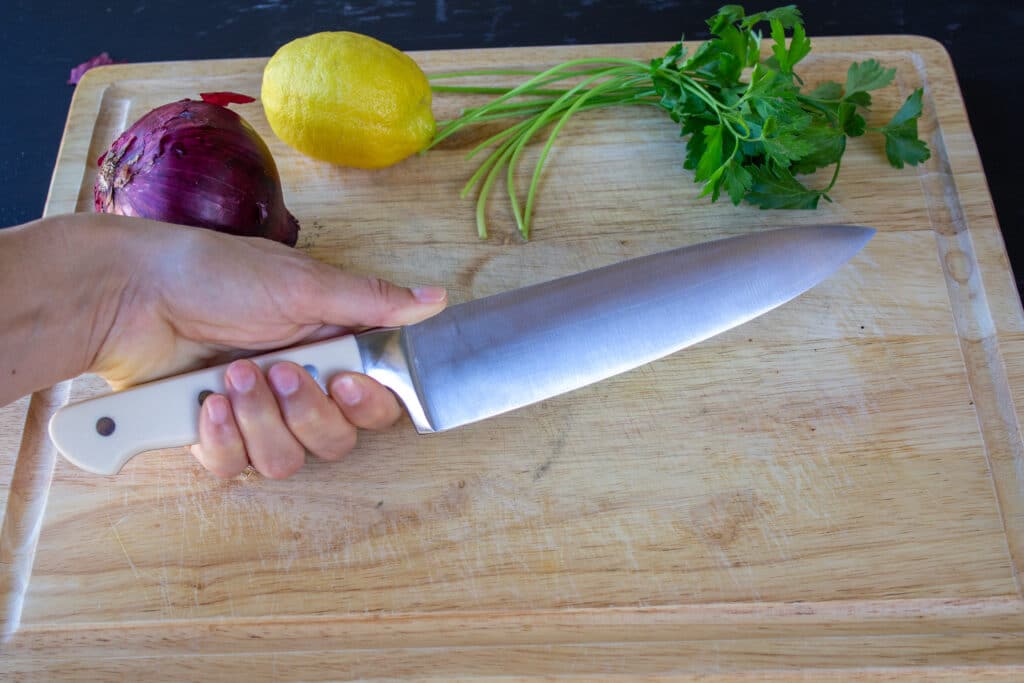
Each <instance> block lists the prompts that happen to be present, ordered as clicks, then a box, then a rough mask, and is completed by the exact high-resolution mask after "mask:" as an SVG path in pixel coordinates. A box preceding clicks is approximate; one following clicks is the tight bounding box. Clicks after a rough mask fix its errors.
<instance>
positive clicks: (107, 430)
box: [96, 417, 117, 436]
mask: <svg viewBox="0 0 1024 683" xmlns="http://www.w3.org/2000/svg"><path fill="white" fill-rule="evenodd" d="M116 428H117V424H116V423H115V422H114V421H113V420H112V419H110V418H109V417H101V418H100V419H98V420H96V433H97V434H99V435H100V436H110V435H111V434H113V433H114V430H115V429H116Z"/></svg>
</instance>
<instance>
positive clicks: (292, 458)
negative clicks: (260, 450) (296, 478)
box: [260, 448, 305, 479]
mask: <svg viewBox="0 0 1024 683" xmlns="http://www.w3.org/2000/svg"><path fill="white" fill-rule="evenodd" d="M304 461H305V453H303V451H302V449H300V448H295V449H291V448H289V449H287V450H283V451H281V452H279V453H277V454H276V455H275V457H272V458H269V459H268V460H267V461H266V462H265V463H264V464H263V467H262V469H261V471H260V474H262V475H263V476H265V477H267V478H268V479H287V478H288V477H290V476H292V475H293V474H295V473H296V472H298V471H299V470H300V469H301V468H302V465H303V462H304Z"/></svg>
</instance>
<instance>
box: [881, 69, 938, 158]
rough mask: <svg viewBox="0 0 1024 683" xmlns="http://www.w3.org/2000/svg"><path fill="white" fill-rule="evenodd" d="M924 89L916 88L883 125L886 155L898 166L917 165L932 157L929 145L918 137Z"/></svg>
mask: <svg viewBox="0 0 1024 683" xmlns="http://www.w3.org/2000/svg"><path fill="white" fill-rule="evenodd" d="M923 94H924V93H923V90H922V89H921V88H918V89H917V90H915V91H914V92H913V93H912V94H911V95H910V97H908V98H907V101H906V102H904V103H903V106H902V107H900V109H899V111H897V112H896V115H895V116H893V117H892V120H891V121H889V123H887V124H885V125H884V126H882V134H883V135H885V156H886V157H888V159H889V163H890V164H892V165H893V166H894V167H896V168H903V165H904V164H910V165H911V166H916V165H918V164H919V163H921V162H922V161H925V160H927V159H928V158H929V157H931V152H930V151H929V150H928V145H926V144H925V143H924V142H923V141H921V140H919V139H918V137H917V120H918V119H919V118H920V116H921V97H922V95H923Z"/></svg>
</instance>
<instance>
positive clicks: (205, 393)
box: [199, 389, 213, 405]
mask: <svg viewBox="0 0 1024 683" xmlns="http://www.w3.org/2000/svg"><path fill="white" fill-rule="evenodd" d="M212 393H213V392H212V391H210V390H209V389H203V390H202V391H200V392H199V405H203V401H205V400H206V398H207V397H208V396H209V395H210V394H212Z"/></svg>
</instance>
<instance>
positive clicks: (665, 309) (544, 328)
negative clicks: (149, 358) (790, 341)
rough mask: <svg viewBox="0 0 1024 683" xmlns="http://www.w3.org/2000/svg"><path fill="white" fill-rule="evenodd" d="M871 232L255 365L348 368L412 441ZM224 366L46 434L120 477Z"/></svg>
mask: <svg viewBox="0 0 1024 683" xmlns="http://www.w3.org/2000/svg"><path fill="white" fill-rule="evenodd" d="M874 232H875V231H874V230H873V229H871V228H865V227H860V226H851V225H817V226H806V227H797V228H787V229H782V230H772V231H767V232H761V233H755V234H751V235H745V236H741V237H733V238H729V239H722V240H716V241H713V242H706V243H703V244H697V245H693V246H689V247H683V248H680V249H674V250H671V251H665V252H661V253H657V254H653V255H650V256H644V257H641V258H636V259H631V260H628V261H624V262H621V263H617V264H614V265H610V266H606V267H603V268H598V269H596V270H591V271H587V272H583V273H579V274H577V275H571V276H568V277H564V278H560V279H556V280H552V281H549V282H544V283H541V284H537V285H532V286H529V287H524V288H522V289H517V290H513V291H509V292H504V293H502V294H497V295H494V296H489V297H486V298H483V299H477V300H475V301H470V302H467V303H464V304H459V305H457V306H451V307H449V308H448V309H446V310H445V311H443V312H441V313H440V314H438V315H436V316H434V317H432V318H429V319H427V320H424V321H422V322H420V323H417V324H415V325H409V326H406V327H400V328H392V329H378V330H371V331H368V332H364V333H361V334H358V335H354V336H353V335H349V336H345V337H340V338H337V339H332V340H328V341H322V342H317V343H313V344H308V345H305V346H298V347H292V348H289V349H284V350H281V351H276V352H272V353H267V354H265V355H262V356H258V357H255V358H253V359H252V360H254V361H255V362H256V363H257V364H258V365H259V366H260V367H262V368H263V369H264V370H266V369H269V367H270V365H271V364H273V363H275V362H278V361H284V360H288V361H293V362H295V363H298V364H299V365H302V366H305V367H306V368H307V370H309V371H310V372H311V373H312V374H313V375H314V376H315V377H318V381H320V382H321V386H323V385H324V384H325V383H326V381H327V380H328V379H329V378H330V377H331V376H332V375H333V374H335V373H337V372H339V371H342V370H354V371H357V372H364V373H366V374H368V375H370V376H371V377H373V378H375V379H377V380H378V381H379V382H381V383H383V384H384V385H386V386H388V387H390V388H391V389H392V391H394V392H395V394H396V395H397V396H398V397H399V399H400V400H401V401H402V403H403V404H404V405H405V408H406V410H407V411H408V412H409V415H410V417H411V419H412V422H413V425H414V426H415V428H416V430H417V431H418V432H420V433H428V432H441V431H445V430H448V429H452V428H454V427H459V426H461V425H466V424H469V423H471V422H476V421H478V420H483V419H485V418H488V417H492V416H494V415H498V414H500V413H504V412H506V411H509V410H513V409H515V408H519V407H522V406H525V405H528V404H532V403H535V402H537V401H541V400H544V399H546V398H550V397H552V396H556V395H558V394H562V393H565V392H567V391H572V390H573V389H577V388H579V387H582V386H585V385H588V384H591V383H593V382H597V381H599V380H602V379H605V378H607V377H610V376H612V375H616V374H618V373H621V372H624V371H626V370H630V369H632V368H635V367H637V366H640V365H643V364H645V363H648V362H650V361H653V360H656V359H658V358H661V357H662V356H666V355H668V354H671V353H674V352H676V351H679V350H680V349H683V348H685V347H687V346H690V345H692V344H695V343H697V342H700V341H703V340H705V339H707V338H709V337H712V336H714V335H716V334H718V333H720V332H724V331H725V330H728V329H730V328H732V327H735V326H737V325H740V324H742V323H744V322H747V321H749V320H751V319H753V318H756V317H758V316H759V315H761V314H763V313H766V312H768V311H770V310H771V309H773V308H775V307H777V306H779V305H781V304H783V303H785V302H787V301H789V300H790V299H793V298H794V297H796V296H798V295H799V294H801V293H803V292H805V291H806V290H808V289H810V288H811V287H813V286H815V285H816V284H818V283H819V282H821V281H822V280H824V279H825V278H827V277H828V276H829V275H831V274H832V273H833V272H834V271H835V270H836V269H838V268H839V267H840V266H841V265H843V264H844V263H845V262H846V261H847V260H849V259H850V258H852V257H853V256H854V254H856V253H857V252H858V251H860V249H861V248H862V247H863V246H864V245H865V244H866V243H867V242H868V240H870V239H871V237H872V235H874ZM224 369H225V368H224V366H218V367H212V368H207V369H204V370H198V371H195V372H191V373H188V374H184V375H179V376H175V377H170V378H167V379H163V380H158V381H155V382H151V383H148V384H144V385H140V386H138V387H134V388H131V389H127V390H124V391H120V392H116V393H113V394H108V395H105V396H100V397H97V398H93V399H89V400H86V401H82V402H80V403H75V404H71V405H68V406H65V407H63V408H61V409H60V410H59V411H57V412H56V413H55V414H54V416H53V418H52V419H51V421H50V436H51V438H52V439H53V442H54V443H55V444H56V446H57V449H58V450H59V451H60V452H61V453H62V454H63V455H64V456H65V457H66V458H67V459H68V460H70V461H71V462H72V463H74V464H75V465H77V466H79V467H81V468H82V469H84V470H88V471H89V472H94V473H97V474H115V473H117V472H118V471H119V470H120V469H121V467H122V466H123V465H124V464H125V463H126V462H127V461H128V460H129V459H130V458H131V457H132V456H134V455H136V454H138V453H140V452H143V451H146V450H152V449H156V448H168V447H173V446H182V445H186V444H191V443H195V442H197V441H198V421H199V409H200V406H201V404H202V400H203V398H204V397H205V396H206V395H207V394H208V393H209V392H218V393H222V392H224Z"/></svg>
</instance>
